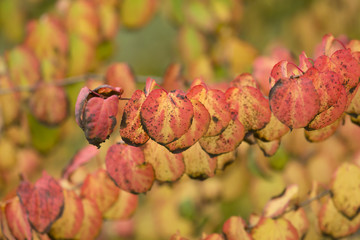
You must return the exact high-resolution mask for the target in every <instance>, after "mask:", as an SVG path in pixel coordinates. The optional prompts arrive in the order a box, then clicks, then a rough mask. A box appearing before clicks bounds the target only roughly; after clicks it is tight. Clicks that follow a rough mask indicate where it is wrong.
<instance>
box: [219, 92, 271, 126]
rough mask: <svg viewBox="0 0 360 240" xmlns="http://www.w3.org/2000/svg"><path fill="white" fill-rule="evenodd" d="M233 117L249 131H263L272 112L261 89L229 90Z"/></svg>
mask: <svg viewBox="0 0 360 240" xmlns="http://www.w3.org/2000/svg"><path fill="white" fill-rule="evenodd" d="M225 97H226V100H227V102H228V104H229V109H230V112H231V114H232V116H234V117H235V116H236V117H237V118H238V120H239V121H240V122H241V123H242V125H244V127H245V129H246V130H247V131H256V130H259V129H262V128H264V127H265V126H266V124H267V123H268V122H269V121H270V117H271V111H270V108H269V100H267V99H266V98H265V97H264V96H263V95H262V93H261V92H260V90H259V89H257V88H254V87H250V86H242V87H240V88H237V87H232V88H229V89H228V90H227V91H226V93H225Z"/></svg>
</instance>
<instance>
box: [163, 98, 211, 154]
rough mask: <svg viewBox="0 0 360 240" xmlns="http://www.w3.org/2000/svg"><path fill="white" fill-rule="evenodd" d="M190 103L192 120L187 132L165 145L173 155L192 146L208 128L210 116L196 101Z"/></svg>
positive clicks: (192, 100)
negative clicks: (192, 112)
mask: <svg viewBox="0 0 360 240" xmlns="http://www.w3.org/2000/svg"><path fill="white" fill-rule="evenodd" d="M190 101H191V103H192V105H193V109H194V118H193V121H192V123H191V126H190V128H189V130H188V131H187V132H186V133H185V134H184V135H182V136H181V137H180V138H179V139H177V140H175V141H173V142H171V143H169V144H166V145H165V147H166V148H167V149H168V150H169V151H171V152H173V153H179V152H182V151H184V150H186V149H188V148H189V147H191V146H193V145H194V144H195V143H196V142H197V141H198V140H199V139H200V138H201V137H202V136H203V135H204V134H205V133H206V132H207V130H208V128H209V124H210V114H209V112H208V111H207V109H206V108H205V106H204V105H203V104H202V103H201V102H199V101H198V100H195V99H190Z"/></svg>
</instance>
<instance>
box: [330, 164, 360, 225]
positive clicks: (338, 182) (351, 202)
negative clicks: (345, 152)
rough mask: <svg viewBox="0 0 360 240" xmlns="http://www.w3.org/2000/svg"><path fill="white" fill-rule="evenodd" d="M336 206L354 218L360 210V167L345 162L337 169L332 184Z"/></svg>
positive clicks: (350, 217)
mask: <svg viewBox="0 0 360 240" xmlns="http://www.w3.org/2000/svg"><path fill="white" fill-rule="evenodd" d="M331 192H332V193H333V202H334V205H335V207H336V208H337V209H338V210H339V211H340V212H341V213H343V214H344V215H345V216H347V217H348V218H349V219H352V218H354V217H355V216H356V215H358V213H359V211H360V167H358V166H357V165H355V164H352V163H343V164H342V165H341V166H340V167H339V168H338V169H337V171H336V173H335V175H334V177H333V181H332V184H331Z"/></svg>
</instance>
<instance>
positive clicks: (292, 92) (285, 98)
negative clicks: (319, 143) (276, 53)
mask: <svg viewBox="0 0 360 240" xmlns="http://www.w3.org/2000/svg"><path fill="white" fill-rule="evenodd" d="M269 99H270V108H271V111H272V112H273V114H274V115H275V116H276V117H277V118H278V119H279V120H280V121H281V122H282V123H284V124H285V125H286V126H288V127H289V128H291V129H292V128H302V127H305V126H306V125H308V124H309V122H310V121H311V120H312V119H313V118H314V117H315V115H316V114H317V113H318V112H319V108H320V101H319V96H318V94H317V92H316V90H315V87H314V85H313V83H312V81H311V79H309V78H306V77H298V78H297V77H293V78H287V79H285V78H281V79H279V80H278V81H277V82H276V84H275V85H274V87H272V88H271V90H270V94H269Z"/></svg>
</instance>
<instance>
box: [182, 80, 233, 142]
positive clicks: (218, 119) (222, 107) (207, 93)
mask: <svg viewBox="0 0 360 240" xmlns="http://www.w3.org/2000/svg"><path fill="white" fill-rule="evenodd" d="M186 96H187V97H188V98H189V99H196V100H198V101H200V102H201V103H202V104H203V105H204V106H205V108H206V109H207V110H208V112H209V114H210V119H211V120H210V125H209V128H208V131H207V132H206V134H205V135H204V136H206V137H210V136H216V135H219V134H220V133H221V132H222V131H224V130H225V128H226V127H227V126H228V124H229V122H230V120H231V115H230V111H229V106H228V104H227V103H226V98H225V94H224V93H223V92H222V91H220V90H216V89H210V90H207V89H206V88H205V87H204V86H203V85H195V86H194V87H192V88H190V89H189V91H188V92H187V94H186Z"/></svg>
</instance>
